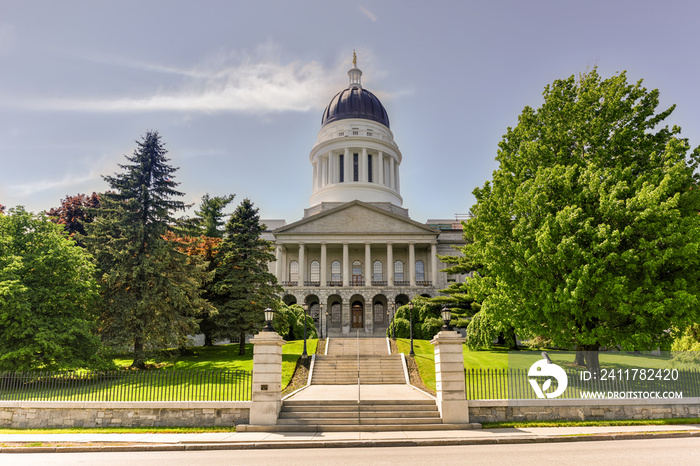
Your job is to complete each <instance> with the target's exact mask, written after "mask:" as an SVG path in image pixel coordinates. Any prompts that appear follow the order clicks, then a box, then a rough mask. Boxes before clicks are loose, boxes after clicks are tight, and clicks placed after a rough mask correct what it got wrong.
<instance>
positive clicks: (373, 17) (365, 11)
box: [358, 5, 377, 23]
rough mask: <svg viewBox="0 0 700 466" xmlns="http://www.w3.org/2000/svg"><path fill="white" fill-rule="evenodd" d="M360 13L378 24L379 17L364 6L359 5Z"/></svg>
mask: <svg viewBox="0 0 700 466" xmlns="http://www.w3.org/2000/svg"><path fill="white" fill-rule="evenodd" d="M358 8H359V9H360V13H362V14H363V15H365V16H366V17H368V18H369V19H370V20H371V21H372V22H373V23H376V22H377V16H376V15H375V14H374V13H372V12H371V11H369V10H368V9H367V8H365V7H364V6H362V5H359V6H358Z"/></svg>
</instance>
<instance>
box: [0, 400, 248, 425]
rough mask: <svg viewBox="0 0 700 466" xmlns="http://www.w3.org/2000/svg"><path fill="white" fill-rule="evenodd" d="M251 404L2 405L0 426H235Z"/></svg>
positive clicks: (243, 421)
mask: <svg viewBox="0 0 700 466" xmlns="http://www.w3.org/2000/svg"><path fill="white" fill-rule="evenodd" d="M250 406H251V402H250V401H236V402H138V403H137V402H120V403H117V402H113V403H109V402H59V401H53V402H38V401H34V402H31V401H3V402H0V427H3V428H15V429H28V428H69V427H227V426H228V427H232V426H234V425H237V424H247V423H248V420H249V416H250Z"/></svg>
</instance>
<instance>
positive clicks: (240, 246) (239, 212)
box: [209, 199, 282, 354]
mask: <svg viewBox="0 0 700 466" xmlns="http://www.w3.org/2000/svg"><path fill="white" fill-rule="evenodd" d="M263 231H265V226H264V225H262V224H261V223H260V216H259V215H258V209H257V208H254V207H253V203H252V202H250V200H249V199H244V200H243V202H241V204H240V205H239V206H238V207H237V208H236V211H235V212H234V213H233V215H231V218H230V220H229V221H228V223H227V224H226V231H225V236H224V240H223V242H222V243H221V246H220V248H219V251H218V253H217V255H216V257H215V263H216V271H215V278H214V282H213V284H212V286H211V292H210V293H209V296H210V299H211V300H212V301H213V302H214V304H215V305H216V307H217V310H218V314H217V315H216V316H215V322H216V330H215V331H214V335H215V336H216V337H218V338H234V337H236V336H238V337H239V338H240V342H241V344H240V350H239V354H245V336H246V335H249V334H252V333H255V332H258V331H259V330H260V329H261V328H262V326H263V323H264V315H263V311H264V310H265V308H267V307H272V308H277V306H278V305H279V297H278V295H277V294H278V293H280V292H281V291H282V290H281V288H280V286H279V285H278V284H277V279H276V277H275V276H274V275H273V274H272V273H270V271H269V270H268V263H270V262H271V261H274V260H275V256H274V255H273V254H272V252H271V251H272V244H271V243H270V242H269V241H266V240H264V239H262V238H261V235H262V233H263Z"/></svg>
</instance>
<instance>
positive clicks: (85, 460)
mask: <svg viewBox="0 0 700 466" xmlns="http://www.w3.org/2000/svg"><path fill="white" fill-rule="evenodd" d="M699 462H700V438H677V439H643V440H616V441H595V442H594V441H586V442H564V443H539V444H517V445H465V446H442V447H403V448H396V447H394V448H384V447H373V448H312V449H291V450H283V449H279V450H278V449H271V450H213V451H186V452H133V453H128V452H127V453H2V454H0V464H2V465H70V466H76V465H81V464H85V465H99V466H110V465H119V466H125V465H128V466H137V465H148V466H158V465H169V466H176V465H183V466H184V465H187V466H190V465H206V466H212V465H219V464H235V465H236V466H242V465H255V466H264V465H275V466H293V465H305V466H306V465H315V464H331V465H336V464H337V465H345V464H352V465H354V464H361V465H372V466H374V465H384V464H398V465H403V466H405V465H414V464H415V465H431V464H435V465H453V464H455V465H456V464H469V465H470V466H471V465H492V464H499V465H502V464H517V465H518V466H527V465H536V466H546V465H555V466H561V465H594V466H603V465H616V466H619V465H628V464H634V465H646V464H648V465H659V464H673V465H674V466H678V465H697V464H699Z"/></svg>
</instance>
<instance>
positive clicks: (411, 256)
mask: <svg viewBox="0 0 700 466" xmlns="http://www.w3.org/2000/svg"><path fill="white" fill-rule="evenodd" d="M408 285H409V286H411V287H414V288H415V286H416V245H415V244H414V243H408Z"/></svg>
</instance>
